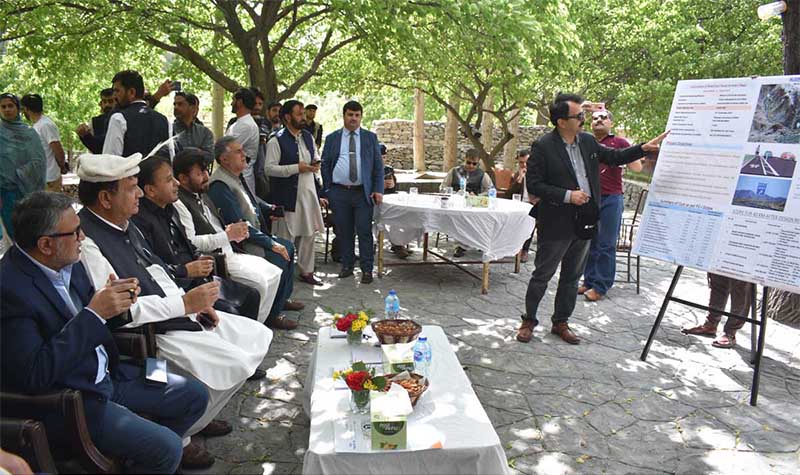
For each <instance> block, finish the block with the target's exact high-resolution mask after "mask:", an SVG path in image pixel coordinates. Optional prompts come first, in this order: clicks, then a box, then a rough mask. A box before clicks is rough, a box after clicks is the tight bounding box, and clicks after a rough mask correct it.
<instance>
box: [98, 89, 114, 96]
mask: <svg viewBox="0 0 800 475" xmlns="http://www.w3.org/2000/svg"><path fill="white" fill-rule="evenodd" d="M113 95H114V88H113V87H107V88H105V89H103V90H101V91H100V97H101V98H102V97H108V96H113Z"/></svg>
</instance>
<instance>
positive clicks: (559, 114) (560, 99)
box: [550, 92, 583, 127]
mask: <svg viewBox="0 0 800 475" xmlns="http://www.w3.org/2000/svg"><path fill="white" fill-rule="evenodd" d="M568 102H574V103H576V104H582V103H583V97H581V96H579V95H578V94H568V93H563V92H559V93H558V95H556V98H555V99H553V103H552V104H550V123H551V124H553V127H558V119H566V118H567V116H568V115H569V104H567V103H568Z"/></svg>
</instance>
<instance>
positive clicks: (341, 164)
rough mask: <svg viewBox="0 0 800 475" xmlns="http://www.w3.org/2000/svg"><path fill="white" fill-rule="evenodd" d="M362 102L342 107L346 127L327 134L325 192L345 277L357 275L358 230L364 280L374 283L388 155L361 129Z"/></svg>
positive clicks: (372, 135) (365, 282)
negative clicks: (375, 230) (376, 221)
mask: <svg viewBox="0 0 800 475" xmlns="http://www.w3.org/2000/svg"><path fill="white" fill-rule="evenodd" d="M363 110H364V109H363V108H362V107H361V104H359V103H358V102H356V101H349V102H347V103H346V104H345V105H344V107H343V108H342V115H343V120H344V127H342V128H341V129H339V130H337V131H335V132H333V133H332V134H330V135H328V136H327V137H326V138H325V148H324V149H323V150H322V182H323V193H322V196H323V197H324V198H327V199H328V201H329V202H330V207H331V210H332V211H333V220H334V223H335V224H336V230H337V232H339V233H340V234H339V235H338V236H337V237H338V238H339V240H340V242H341V248H340V249H341V252H342V270H341V272H339V277H340V278H345V277H350V276H351V275H353V265H354V262H355V241H354V239H353V237H354V234H358V251H359V254H360V259H359V263H360V266H361V272H362V274H361V283H362V284H370V283H372V268H373V263H374V258H375V248H374V242H373V238H372V214H373V207H374V205H376V204H377V205H380V204H381V202H382V201H383V159H382V158H381V151H380V145H379V143H378V136H377V135H375V134H374V133H372V132H370V131H369V130H366V129H362V128H361V115H362V112H363Z"/></svg>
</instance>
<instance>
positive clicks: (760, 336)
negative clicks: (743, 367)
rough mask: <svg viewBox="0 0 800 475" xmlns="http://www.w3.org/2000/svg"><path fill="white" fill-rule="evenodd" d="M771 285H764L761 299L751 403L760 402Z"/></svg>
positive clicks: (753, 404)
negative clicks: (762, 363) (759, 388)
mask: <svg viewBox="0 0 800 475" xmlns="http://www.w3.org/2000/svg"><path fill="white" fill-rule="evenodd" d="M768 298H769V287H764V297H763V300H762V301H761V325H760V327H761V328H760V329H759V331H758V350H757V351H756V365H755V367H754V368H753V385H752V387H751V388H750V405H751V406H755V405H756V403H757V402H758V383H759V378H760V377H761V356H762V355H763V354H764V338H765V337H766V335H767V299H768Z"/></svg>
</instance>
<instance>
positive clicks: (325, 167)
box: [320, 127, 383, 204]
mask: <svg viewBox="0 0 800 475" xmlns="http://www.w3.org/2000/svg"><path fill="white" fill-rule="evenodd" d="M360 139H361V184H362V185H364V197H365V198H366V199H367V203H369V204H373V203H372V197H371V196H370V195H371V194H372V193H383V158H382V157H381V149H380V144H379V143H378V136H377V135H375V134H374V133H373V132H370V131H369V130H367V129H365V128H363V127H362V128H361V132H360ZM341 145H342V129H339V130H337V131H335V132H333V133H331V134H330V135H328V136H327V137H325V146H324V147H323V148H322V192H321V193H320V196H321V197H322V198H325V197H327V196H328V192H329V191H330V189H331V185H333V169H334V168H336V162H337V161H338V160H339V149H340V147H341Z"/></svg>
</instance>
